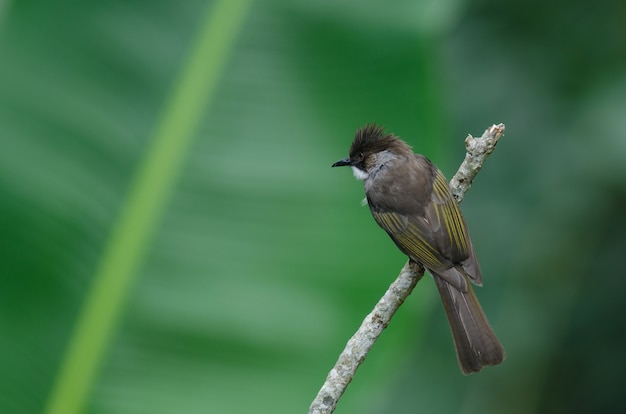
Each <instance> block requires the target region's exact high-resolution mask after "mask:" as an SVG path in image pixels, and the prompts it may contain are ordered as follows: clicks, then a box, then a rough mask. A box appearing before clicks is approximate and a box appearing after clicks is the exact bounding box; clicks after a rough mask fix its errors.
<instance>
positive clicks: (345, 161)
mask: <svg viewBox="0 0 626 414" xmlns="http://www.w3.org/2000/svg"><path fill="white" fill-rule="evenodd" d="M344 165H352V161H351V160H350V158H349V157H346V158H342V159H340V160H339V161H337V162H336V163H334V164H333V165H331V167H343V166H344Z"/></svg>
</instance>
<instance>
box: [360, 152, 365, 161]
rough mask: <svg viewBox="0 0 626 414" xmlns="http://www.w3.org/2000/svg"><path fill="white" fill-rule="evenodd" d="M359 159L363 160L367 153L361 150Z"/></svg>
mask: <svg viewBox="0 0 626 414" xmlns="http://www.w3.org/2000/svg"><path fill="white" fill-rule="evenodd" d="M358 157H359V161H363V158H365V154H363V153H362V152H359V155H358Z"/></svg>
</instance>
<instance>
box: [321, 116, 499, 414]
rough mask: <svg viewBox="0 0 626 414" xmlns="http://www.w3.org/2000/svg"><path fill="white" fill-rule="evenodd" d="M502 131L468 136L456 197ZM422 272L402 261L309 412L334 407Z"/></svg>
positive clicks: (460, 197) (469, 182) (326, 412)
mask: <svg viewBox="0 0 626 414" xmlns="http://www.w3.org/2000/svg"><path fill="white" fill-rule="evenodd" d="M503 134H504V124H498V125H492V126H491V127H489V128H488V129H487V130H486V131H485V132H484V133H483V135H482V136H481V137H480V138H474V137H472V136H471V135H468V136H467V138H466V139H465V148H466V150H467V153H466V155H465V159H464V160H463V162H462V163H461V166H460V167H459V170H458V171H457V173H456V174H455V175H454V177H452V180H450V189H451V191H452V194H453V195H454V197H455V198H456V199H457V201H459V202H461V201H462V200H463V196H464V195H465V192H466V191H467V190H469V188H470V187H471V186H472V182H473V181H474V178H475V177H476V174H478V172H479V171H480V169H481V168H482V166H483V164H484V163H485V160H486V159H487V157H488V156H489V154H491V153H492V152H493V150H494V148H495V146H496V144H497V142H498V140H499V139H500V137H502V135H503ZM422 276H424V268H423V267H422V266H421V265H420V264H418V263H415V262H412V261H411V260H409V261H408V262H407V263H406V264H405V265H404V267H403V268H402V270H401V271H400V275H398V278H397V279H396V280H395V281H394V282H393V283H392V284H391V286H389V289H387V292H385V294H384V295H383V297H382V298H381V299H380V301H378V303H377V304H376V306H374V310H373V311H372V312H371V313H370V314H369V315H367V316H366V317H365V320H363V323H362V324H361V326H360V327H359V329H358V330H357V331H356V333H355V334H354V336H352V338H350V340H349V341H348V343H347V344H346V347H345V349H344V350H343V352H342V353H341V355H339V359H337V362H336V363H335V366H334V367H333V369H331V370H330V372H329V373H328V377H326V382H324V385H322V388H321V389H320V391H319V392H318V394H317V396H316V397H315V399H314V400H313V402H312V403H311V407H310V408H309V414H330V413H332V412H333V411H335V407H336V406H337V403H338V402H339V398H341V396H342V395H343V393H344V391H345V390H346V388H347V387H348V384H350V381H352V378H353V377H354V374H355V373H356V370H357V368H358V367H359V365H361V363H362V362H363V361H364V360H365V357H366V356H367V353H368V352H369V350H370V349H371V348H372V346H374V343H375V342H376V340H377V339H378V336H379V335H380V334H381V333H382V331H383V330H384V329H385V328H386V327H387V325H389V322H391V318H392V317H393V315H394V313H396V311H397V310H398V308H399V307H400V305H402V303H403V302H404V300H405V299H406V298H407V297H408V296H409V295H410V294H411V292H412V291H413V288H414V287H415V285H417V282H418V281H419V280H420V279H421V278H422Z"/></svg>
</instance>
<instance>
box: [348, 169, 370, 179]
mask: <svg viewBox="0 0 626 414" xmlns="http://www.w3.org/2000/svg"><path fill="white" fill-rule="evenodd" d="M352 174H354V176H355V177H356V179H357V180H365V179H367V177H369V174H368V173H366V172H365V171H363V170H359V169H358V168H357V167H352Z"/></svg>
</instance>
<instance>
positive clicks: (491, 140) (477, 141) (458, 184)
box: [450, 124, 504, 203]
mask: <svg viewBox="0 0 626 414" xmlns="http://www.w3.org/2000/svg"><path fill="white" fill-rule="evenodd" d="M502 135H504V124H498V125H492V126H490V127H489V128H487V130H486V131H485V132H484V133H483V135H482V136H481V137H480V138H474V137H473V136H471V135H468V136H467V138H465V150H466V151H467V152H466V153H465V159H464V160H463V162H462V163H461V165H460V166H459V169H458V171H457V172H456V174H454V177H452V179H451V180H450V190H451V191H452V195H453V196H454V198H456V201H458V202H459V203H460V202H461V201H462V200H463V196H464V195H465V192H466V191H467V190H469V188H470V187H471V186H472V182H473V181H474V178H475V177H476V174H478V172H479V171H480V169H481V168H483V164H484V163H485V160H487V157H488V156H489V154H491V153H492V152H493V150H494V149H495V148H496V144H497V143H498V140H499V139H500V137H501V136H502Z"/></svg>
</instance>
